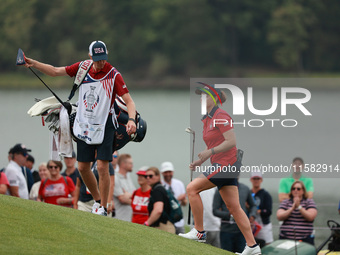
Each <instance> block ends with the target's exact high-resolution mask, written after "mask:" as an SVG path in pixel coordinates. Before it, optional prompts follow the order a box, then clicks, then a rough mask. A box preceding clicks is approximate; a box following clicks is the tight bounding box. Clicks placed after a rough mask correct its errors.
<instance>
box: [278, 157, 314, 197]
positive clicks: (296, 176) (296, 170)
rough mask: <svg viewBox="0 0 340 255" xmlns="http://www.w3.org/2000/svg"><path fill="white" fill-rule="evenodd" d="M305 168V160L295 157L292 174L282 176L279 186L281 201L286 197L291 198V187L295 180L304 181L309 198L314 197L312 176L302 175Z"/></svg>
mask: <svg viewBox="0 0 340 255" xmlns="http://www.w3.org/2000/svg"><path fill="white" fill-rule="evenodd" d="M304 168H305V165H304V162H303V159H302V158H299V157H296V158H294V159H293V163H292V171H293V174H291V175H290V176H289V177H287V178H282V179H281V181H280V186H279V201H280V202H282V201H283V200H285V199H288V198H289V191H290V188H291V186H292V184H293V182H295V181H302V182H303V184H304V185H305V187H306V190H307V198H313V192H314V186H313V180H312V178H308V177H306V176H304V175H302V172H303V170H304Z"/></svg>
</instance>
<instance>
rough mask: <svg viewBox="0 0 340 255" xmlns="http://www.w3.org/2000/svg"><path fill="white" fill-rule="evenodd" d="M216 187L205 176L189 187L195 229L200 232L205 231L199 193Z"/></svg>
mask: <svg viewBox="0 0 340 255" xmlns="http://www.w3.org/2000/svg"><path fill="white" fill-rule="evenodd" d="M213 187H215V185H214V184H213V183H212V182H210V181H209V180H208V179H207V178H206V177H205V176H204V175H201V176H200V177H198V178H196V179H194V180H193V181H192V182H190V183H189V185H188V186H187V194H188V198H189V203H190V206H191V211H192V215H193V216H194V222H195V228H196V230H198V231H203V230H204V228H203V204H202V199H201V196H200V195H199V193H200V192H201V191H203V190H207V189H210V188H213Z"/></svg>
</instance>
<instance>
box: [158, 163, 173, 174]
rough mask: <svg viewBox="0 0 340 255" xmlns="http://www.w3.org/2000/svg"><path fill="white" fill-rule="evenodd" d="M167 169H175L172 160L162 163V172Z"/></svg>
mask: <svg viewBox="0 0 340 255" xmlns="http://www.w3.org/2000/svg"><path fill="white" fill-rule="evenodd" d="M166 171H172V172H173V171H175V169H174V165H173V164H172V163H171V162H168V161H167V162H163V163H162V165H161V172H162V173H164V172H166Z"/></svg>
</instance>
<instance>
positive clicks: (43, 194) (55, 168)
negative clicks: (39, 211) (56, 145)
mask: <svg viewBox="0 0 340 255" xmlns="http://www.w3.org/2000/svg"><path fill="white" fill-rule="evenodd" d="M62 167H63V165H62V163H61V162H60V161H55V160H50V161H48V163H47V168H48V170H49V172H50V178H47V179H44V180H42V181H41V184H40V188H39V196H38V201H44V202H45V203H48V204H54V205H62V206H66V207H72V204H73V196H74V191H75V186H74V183H73V181H72V179H71V178H70V177H68V176H62V175H61V174H60V172H61V169H62Z"/></svg>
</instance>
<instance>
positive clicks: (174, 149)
mask: <svg viewBox="0 0 340 255" xmlns="http://www.w3.org/2000/svg"><path fill="white" fill-rule="evenodd" d="M55 92H56V93H57V94H58V95H59V96H60V97H61V98H64V99H65V98H67V95H68V93H69V91H64V90H56V91H55ZM131 95H132V97H133V99H134V101H135V103H136V106H137V109H138V111H139V112H140V113H141V115H142V117H143V118H144V119H145V120H146V121H147V124H148V131H147V135H146V137H145V140H144V141H143V142H142V143H129V144H128V145H127V146H126V147H124V148H123V149H122V150H121V152H120V153H130V154H131V155H132V157H133V160H134V171H136V170H137V169H138V168H139V167H141V166H144V165H147V166H157V167H160V164H161V163H162V162H163V161H172V162H173V164H174V166H175V169H176V171H175V177H176V178H178V179H180V180H182V181H183V182H184V183H185V185H187V184H188V183H189V181H190V172H189V170H188V164H189V161H190V150H191V149H190V148H191V144H190V142H191V139H192V137H191V136H190V135H189V134H188V133H186V132H185V128H187V127H189V126H190V125H191V126H192V127H195V128H196V142H197V145H196V147H195V154H196V155H197V153H198V152H199V149H200V148H201V145H200V144H202V143H201V142H200V141H201V138H200V131H199V128H200V123H199V121H198V122H195V123H191V122H190V93H189V89H188V90H187V91H172V90H171V91H170V90H167V91H162V90H156V91H151V90H146V91H142V90H136V91H133V90H132V91H131ZM49 96H50V93H49V92H48V91H47V89H45V88H42V89H41V90H17V91H14V90H11V91H7V90H6V91H0V102H1V107H0V116H1V125H0V133H1V143H0V155H1V157H0V166H1V167H2V166H5V165H6V164H7V153H8V150H9V148H10V147H12V146H13V145H14V144H16V143H24V144H25V145H26V146H27V147H28V148H30V149H32V155H33V156H34V157H35V159H36V164H35V167H37V166H38V164H39V163H40V162H46V161H47V160H48V159H49V152H48V148H49V146H48V143H49V131H48V129H47V128H46V127H43V126H42V124H41V118H40V117H30V116H28V115H27V114H26V112H27V110H28V109H29V108H30V107H31V106H32V105H33V104H34V98H41V99H42V98H46V97H49ZM268 96H269V98H270V91H263V93H261V95H260V98H259V99H258V102H259V103H260V104H261V102H265V101H266V100H265V99H266V98H268ZM339 97H340V91H337V90H332V91H328V92H327V91H321V90H319V91H313V92H312V100H311V101H310V102H309V103H308V109H309V110H310V111H311V112H312V114H313V116H312V117H311V118H302V117H301V116H300V115H299V114H298V113H293V116H290V117H291V118H292V117H294V118H295V119H299V121H300V118H301V119H302V120H301V125H300V122H299V126H298V127H296V128H291V129H284V128H282V127H278V128H270V127H268V126H266V127H263V128H250V127H242V125H239V126H236V125H235V129H236V131H235V132H236V135H237V141H238V147H240V148H242V149H243V150H244V151H245V154H244V161H243V163H244V165H260V164H273V165H275V164H276V165H280V164H283V165H289V164H290V162H291V160H292V158H293V157H295V156H301V157H302V158H304V160H305V162H306V163H308V162H311V163H326V164H332V165H336V164H340V160H339V146H340V136H339V124H340V116H339V115H340V111H339V109H340V107H339V106H340V103H339ZM226 107H227V108H228V107H231V102H230V103H227V105H226ZM274 117H275V116H274ZM234 119H235V121H242V120H241V119H240V118H238V117H235V118H234ZM339 175H340V174H339ZM319 177H320V176H318V177H317V178H313V179H314V186H315V197H314V198H315V202H316V204H317V205H318V209H319V215H318V217H317V218H316V220H315V226H316V227H320V228H324V227H326V221H327V220H328V219H334V220H336V221H339V220H340V219H339V214H338V210H337V205H338V202H339V199H340V185H339V183H340V182H339V179H338V178H337V177H338V174H334V175H333V176H327V177H328V178H319ZM132 178H133V180H134V182H135V183H136V185H137V182H136V177H135V175H134V174H132ZM279 180H280V179H279V178H265V179H264V182H263V187H264V188H265V189H266V190H268V191H269V192H270V193H271V195H272V197H273V200H274V205H273V215H272V222H273V225H274V226H275V227H274V233H275V239H276V238H277V234H278V228H277V226H278V222H277V220H276V217H275V213H276V209H277V207H278V198H277V190H278V184H279ZM240 181H241V182H243V183H245V184H247V185H250V182H249V174H243V175H242V176H241V180H240ZM184 212H185V213H184V214H185V215H187V209H186V208H185V209H184ZM329 234H330V231H328V230H326V229H317V231H316V238H317V239H316V243H317V245H318V244H320V243H321V242H322V241H323V240H324V239H325V238H326V237H328V235H329Z"/></svg>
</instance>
